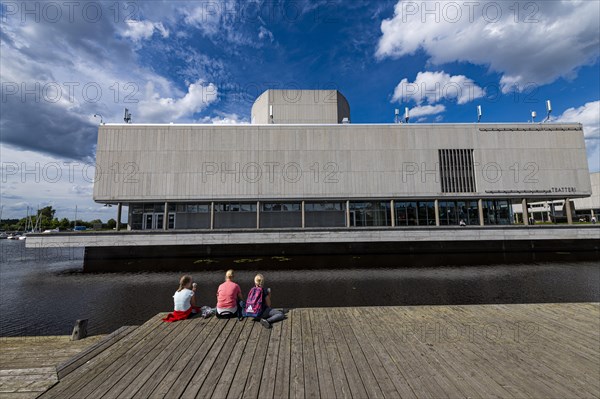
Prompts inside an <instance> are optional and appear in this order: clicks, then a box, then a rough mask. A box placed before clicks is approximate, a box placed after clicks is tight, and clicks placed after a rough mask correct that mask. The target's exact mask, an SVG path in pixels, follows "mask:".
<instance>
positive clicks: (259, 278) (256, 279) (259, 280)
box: [254, 274, 265, 287]
mask: <svg viewBox="0 0 600 399" xmlns="http://www.w3.org/2000/svg"><path fill="white" fill-rule="evenodd" d="M264 282H265V278H264V277H263V275H262V274H257V275H256V276H254V284H256V285H257V286H259V287H262V285H263V283H264Z"/></svg>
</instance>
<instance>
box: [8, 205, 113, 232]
mask: <svg viewBox="0 0 600 399" xmlns="http://www.w3.org/2000/svg"><path fill="white" fill-rule="evenodd" d="M55 213H56V210H55V209H52V207H51V206H47V207H45V208H42V209H40V210H39V212H38V214H37V215H33V216H30V217H29V218H31V222H29V221H28V220H29V219H28V218H27V217H24V218H22V219H2V220H0V230H3V231H24V230H25V229H26V228H28V229H30V228H31V224H32V223H33V226H36V225H37V226H38V228H39V229H40V230H41V231H44V230H49V229H60V230H72V229H73V227H75V226H85V227H86V228H88V229H91V228H94V227H98V226H101V228H103V229H114V228H115V227H117V221H116V220H115V219H110V220H109V221H108V222H106V223H102V220H100V219H94V220H90V221H89V222H88V221H84V220H80V219H77V220H76V221H75V220H69V219H68V218H62V219H60V220H59V219H58V218H55V217H54V214H55ZM38 217H39V219H40V220H39V224H38V223H37V222H38Z"/></svg>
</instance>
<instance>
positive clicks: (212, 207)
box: [210, 201, 215, 230]
mask: <svg viewBox="0 0 600 399" xmlns="http://www.w3.org/2000/svg"><path fill="white" fill-rule="evenodd" d="M214 228H215V203H214V201H213V202H211V203H210V229H211V230H214Z"/></svg>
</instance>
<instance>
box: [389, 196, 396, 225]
mask: <svg viewBox="0 0 600 399" xmlns="http://www.w3.org/2000/svg"><path fill="white" fill-rule="evenodd" d="M390 217H391V218H392V227H396V209H394V200H390Z"/></svg>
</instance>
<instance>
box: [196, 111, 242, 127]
mask: <svg viewBox="0 0 600 399" xmlns="http://www.w3.org/2000/svg"><path fill="white" fill-rule="evenodd" d="M199 122H200V123H212V124H213V125H247V124H249V123H250V122H248V120H246V119H244V118H242V117H240V116H239V115H238V114H227V113H218V115H217V116H205V117H204V118H202V119H200V121H199Z"/></svg>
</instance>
